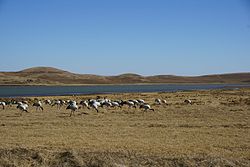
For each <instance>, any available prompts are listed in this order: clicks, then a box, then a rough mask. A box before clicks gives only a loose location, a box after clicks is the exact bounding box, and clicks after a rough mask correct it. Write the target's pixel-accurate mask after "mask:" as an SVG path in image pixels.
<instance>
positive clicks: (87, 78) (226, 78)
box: [0, 67, 250, 85]
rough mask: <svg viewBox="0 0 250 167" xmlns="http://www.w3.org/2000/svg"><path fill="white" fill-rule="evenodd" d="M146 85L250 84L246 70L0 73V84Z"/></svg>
mask: <svg viewBox="0 0 250 167" xmlns="http://www.w3.org/2000/svg"><path fill="white" fill-rule="evenodd" d="M138 83H141V84H147V83H250V73H232V74H219V75H204V76H192V77H185V76H174V75H155V76H148V77H146V76H141V75H138V74H131V73H128V74H122V75H118V76H99V75H90V74H75V73H71V72H68V71H64V70H60V69H56V68H52V67H34V68H29V69H25V70H22V71H18V72H0V85H73V84H77V85H78V84H79V85H81V84H138Z"/></svg>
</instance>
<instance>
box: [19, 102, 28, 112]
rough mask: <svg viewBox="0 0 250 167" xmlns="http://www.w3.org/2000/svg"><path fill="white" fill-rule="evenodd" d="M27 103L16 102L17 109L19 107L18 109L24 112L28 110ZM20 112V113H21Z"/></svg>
mask: <svg viewBox="0 0 250 167" xmlns="http://www.w3.org/2000/svg"><path fill="white" fill-rule="evenodd" d="M28 107H29V106H28V104H25V103H22V102H18V105H17V107H16V108H17V109H19V110H20V111H22V112H23V111H25V112H28ZM21 114H22V113H21Z"/></svg>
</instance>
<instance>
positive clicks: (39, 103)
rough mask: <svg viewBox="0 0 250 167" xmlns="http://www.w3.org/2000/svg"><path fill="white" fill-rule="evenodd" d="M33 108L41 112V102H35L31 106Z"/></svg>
mask: <svg viewBox="0 0 250 167" xmlns="http://www.w3.org/2000/svg"><path fill="white" fill-rule="evenodd" d="M33 106H35V107H36V111H37V110H38V109H41V110H42V111H43V107H42V102H41V101H38V102H35V103H34V104H33Z"/></svg>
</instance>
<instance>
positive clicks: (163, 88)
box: [0, 84, 250, 97]
mask: <svg viewBox="0 0 250 167" xmlns="http://www.w3.org/2000/svg"><path fill="white" fill-rule="evenodd" d="M241 87H250V85H240V84H187V85H185V84H159V85H94V86H0V97H22V96H54V95H80V94H104V93H131V92H139V93H142V92H175V91H185V90H210V89H236V88H241Z"/></svg>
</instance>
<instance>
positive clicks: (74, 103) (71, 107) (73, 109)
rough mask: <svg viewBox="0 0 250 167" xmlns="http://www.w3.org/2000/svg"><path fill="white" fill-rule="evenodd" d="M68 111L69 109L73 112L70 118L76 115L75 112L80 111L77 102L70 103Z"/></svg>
mask: <svg viewBox="0 0 250 167" xmlns="http://www.w3.org/2000/svg"><path fill="white" fill-rule="evenodd" d="M66 109H67V110H68V109H70V110H71V112H70V115H69V116H70V117H71V115H72V114H73V115H74V112H75V111H76V110H77V109H78V106H77V104H76V102H75V101H72V103H70V104H69V105H68V107H67V108H66Z"/></svg>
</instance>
